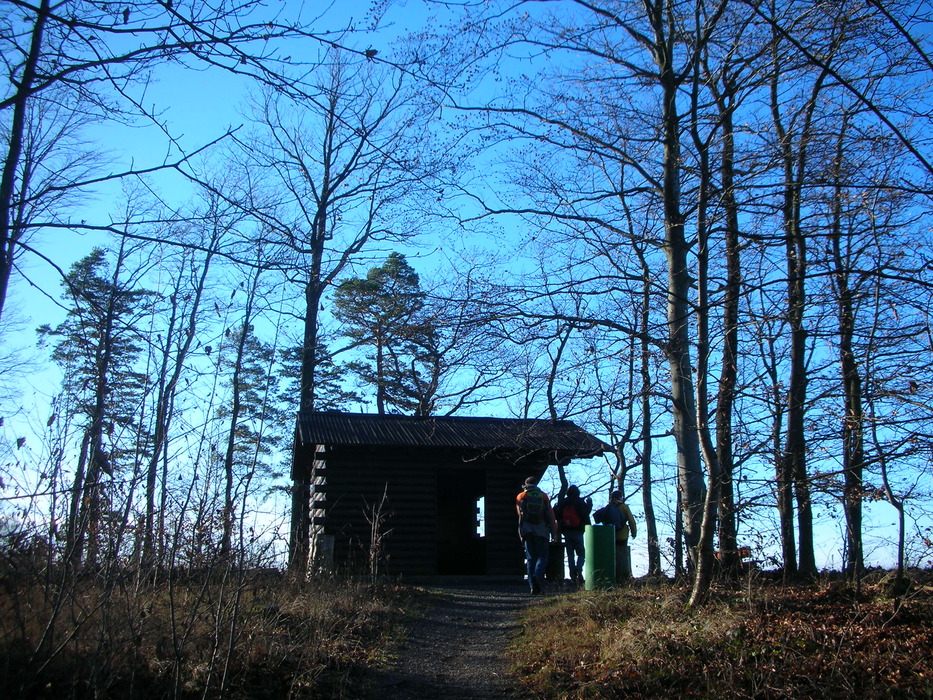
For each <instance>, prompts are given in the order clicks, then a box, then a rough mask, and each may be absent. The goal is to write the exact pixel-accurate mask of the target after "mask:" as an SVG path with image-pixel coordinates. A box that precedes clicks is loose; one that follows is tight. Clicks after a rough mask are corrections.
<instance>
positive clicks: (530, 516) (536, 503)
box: [520, 488, 544, 525]
mask: <svg viewBox="0 0 933 700" xmlns="http://www.w3.org/2000/svg"><path fill="white" fill-rule="evenodd" d="M520 503H521V511H522V521H523V522H526V523H528V524H529V525H537V524H538V523H540V522H541V521H542V520H544V491H542V490H541V489H538V488H534V489H528V490H527V491H525V497H524V498H523V499H522V500H521V501H520Z"/></svg>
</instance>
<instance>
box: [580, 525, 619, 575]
mask: <svg viewBox="0 0 933 700" xmlns="http://www.w3.org/2000/svg"><path fill="white" fill-rule="evenodd" d="M583 549H584V552H585V553H586V561H584V562H583V579H584V581H585V587H586V590H588V591H595V590H598V589H603V588H612V586H613V585H614V584H615V580H616V529H615V528H614V527H613V526H612V525H587V526H586V529H585V530H584V531H583Z"/></svg>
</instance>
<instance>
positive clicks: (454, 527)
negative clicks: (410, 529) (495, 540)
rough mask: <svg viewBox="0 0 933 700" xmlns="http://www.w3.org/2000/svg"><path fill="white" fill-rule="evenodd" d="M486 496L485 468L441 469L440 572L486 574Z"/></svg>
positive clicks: (438, 507) (438, 530) (439, 517)
mask: <svg viewBox="0 0 933 700" xmlns="http://www.w3.org/2000/svg"><path fill="white" fill-rule="evenodd" d="M485 496H486V472H485V471H482V470H476V469H444V470H438V472H437V500H436V503H437V573H438V574H441V575H466V576H482V575H484V574H485V573H486V538H485V537H484V534H483V529H482V527H481V525H482V524H481V522H480V517H481V515H482V513H481V505H480V502H481V499H483V498H485Z"/></svg>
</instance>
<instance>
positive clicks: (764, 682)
mask: <svg viewBox="0 0 933 700" xmlns="http://www.w3.org/2000/svg"><path fill="white" fill-rule="evenodd" d="M54 573H55V572H54V571H50V572H46V575H45V576H37V575H35V574H34V573H29V572H24V573H22V574H20V573H16V572H7V573H3V572H2V571H0V688H3V689H4V696H5V697H11V698H17V697H22V698H44V697H48V698H60V697H70V698H140V699H145V700H149V699H150V698H167V697H174V698H215V697H216V698H244V699H245V698H249V699H250V700H254V699H255V698H270V699H271V698H314V699H317V698H328V699H334V698H340V699H347V700H350V699H352V700H369V699H371V698H372V699H375V698H379V700H402V699H407V698H414V699H416V700H431V699H432V698H449V699H451V700H467V699H472V698H477V699H478V698H484V699H488V700H496V699H501V698H506V699H514V700H519V699H520V698H560V699H568V700H569V699H573V700H576V699H579V700H596V699H600V698H623V697H624V698H665V699H669V698H769V699H770V698H794V699H797V698H819V699H820V700H832V699H834V698H845V699H846V700H851V698H930V697H933V572H931V571H911V572H909V577H910V585H909V586H908V587H906V588H904V589H901V590H896V589H895V588H894V587H893V586H892V583H893V576H891V575H890V574H886V573H885V572H871V573H869V574H868V575H867V576H866V577H865V578H864V580H863V581H862V583H861V585H860V586H859V587H858V588H855V587H853V586H852V585H851V584H848V583H846V582H845V581H843V580H841V579H840V578H838V577H835V576H831V575H827V576H824V577H821V578H819V579H818V580H816V581H813V582H810V583H801V584H787V583H785V582H783V581H781V580H780V578H778V577H776V576H769V575H767V574H763V573H761V572H752V573H751V574H750V575H749V576H746V577H745V578H744V579H742V580H740V581H736V582H732V583H730V584H728V585H726V584H717V585H716V586H715V587H714V590H713V591H712V594H711V596H710V598H709V600H708V601H707V602H705V603H704V604H703V605H700V606H697V607H695V608H692V609H691V608H688V607H687V606H686V601H687V598H688V595H689V588H688V587H687V586H686V585H680V584H678V583H675V582H672V581H668V580H664V579H660V580H655V581H648V580H644V579H640V580H636V581H634V582H633V583H632V584H631V585H629V586H627V587H624V588H619V589H615V590H610V591H575V590H572V589H571V588H570V587H569V586H567V585H565V584H548V585H547V586H546V589H545V595H543V596H531V595H529V594H528V592H527V588H526V587H525V586H524V585H523V584H522V583H521V580H520V579H519V578H518V577H514V578H511V579H508V580H489V579H472V580H467V579H462V580H443V581H437V580H435V581H432V582H430V583H423V584H417V583H412V582H405V583H404V584H402V583H398V582H396V583H385V584H379V585H370V584H366V583H363V582H360V581H356V582H353V581H346V580H341V579H336V578H334V579H321V580H313V581H309V582H306V583H302V584H300V585H299V584H295V583H289V582H288V581H286V580H285V579H283V578H282V577H280V576H279V575H277V574H275V573H261V572H259V573H247V572H232V571H226V572H217V573H214V574H212V575H209V576H203V575H201V574H197V575H195V574H192V575H190V576H188V577H187V578H186V577H183V576H181V575H178V576H175V577H173V578H169V579H166V580H162V579H150V578H144V577H135V578H129V579H127V578H122V577H121V578H112V579H111V578H107V576H105V575H103V574H101V575H95V576H83V577H71V576H60V577H56V576H53V575H52V574H54Z"/></svg>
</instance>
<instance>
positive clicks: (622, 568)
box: [593, 491, 636, 583]
mask: <svg viewBox="0 0 933 700" xmlns="http://www.w3.org/2000/svg"><path fill="white" fill-rule="evenodd" d="M593 519H594V520H595V521H596V522H597V523H602V524H603V525H612V526H613V527H615V529H616V583H626V582H627V581H628V580H629V579H631V578H632V553H631V551H630V550H629V547H628V538H629V535H630V534H631V536H632V537H634V536H635V532H636V530H635V518H634V517H633V516H632V511H631V510H629V507H628V506H627V505H625V500H624V499H623V497H622V492H621V491H613V492H612V493H610V494H609V504H608V505H605V506H603V507H602V508H600V509H599V510H597V511H596V512H595V513H593Z"/></svg>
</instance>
